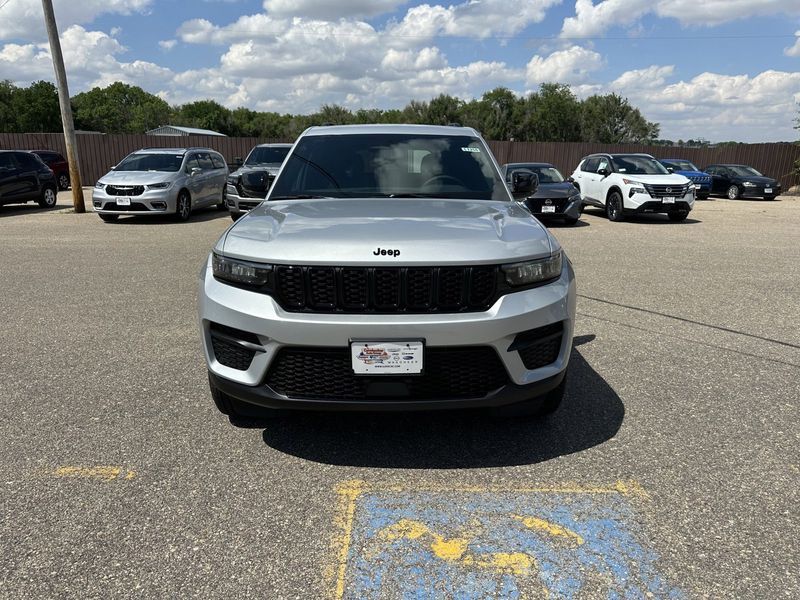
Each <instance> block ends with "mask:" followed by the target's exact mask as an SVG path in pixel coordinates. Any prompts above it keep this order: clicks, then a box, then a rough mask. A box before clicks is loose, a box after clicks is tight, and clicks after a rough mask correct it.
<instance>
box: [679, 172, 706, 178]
mask: <svg viewBox="0 0 800 600" xmlns="http://www.w3.org/2000/svg"><path fill="white" fill-rule="evenodd" d="M673 173H675V174H677V175H683V176H684V177H711V175H709V174H708V173H704V172H703V171H673Z"/></svg>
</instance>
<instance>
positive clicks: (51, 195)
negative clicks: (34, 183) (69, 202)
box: [38, 187, 58, 208]
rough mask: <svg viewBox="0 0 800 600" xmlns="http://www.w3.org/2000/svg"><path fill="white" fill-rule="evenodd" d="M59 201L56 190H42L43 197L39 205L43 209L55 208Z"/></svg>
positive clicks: (49, 188) (48, 188)
mask: <svg viewBox="0 0 800 600" xmlns="http://www.w3.org/2000/svg"><path fill="white" fill-rule="evenodd" d="M57 199H58V196H57V195H56V189H55V188H52V187H46V188H44V189H43V190H42V197H41V198H39V200H38V203H39V206H41V207H42V208H53V207H54V206H55V205H56V201H57Z"/></svg>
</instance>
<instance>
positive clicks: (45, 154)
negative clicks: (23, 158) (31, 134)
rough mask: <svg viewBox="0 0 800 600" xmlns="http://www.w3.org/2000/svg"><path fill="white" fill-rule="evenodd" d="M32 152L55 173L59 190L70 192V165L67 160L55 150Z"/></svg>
mask: <svg viewBox="0 0 800 600" xmlns="http://www.w3.org/2000/svg"><path fill="white" fill-rule="evenodd" d="M31 152H32V153H33V154H35V155H36V156H38V157H39V158H41V159H42V162H44V164H46V165H47V166H48V167H50V169H51V170H52V171H53V173H54V174H55V176H56V182H57V183H58V189H60V190H68V189H69V164H68V163H67V159H66V158H64V157H63V156H62V155H61V154H59V153H58V152H54V151H53V150H31Z"/></svg>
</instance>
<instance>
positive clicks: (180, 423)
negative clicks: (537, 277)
mask: <svg viewBox="0 0 800 600" xmlns="http://www.w3.org/2000/svg"><path fill="white" fill-rule="evenodd" d="M88 193H89V192H88V190H87V194H88ZM89 204H90V197H89V196H88V195H87V205H89ZM68 206H69V196H68V194H65V193H62V194H60V197H59V206H58V209H57V210H54V211H42V210H41V209H39V208H38V207H35V206H28V207H11V206H6V207H2V208H0V256H2V263H0V317H1V318H2V327H0V372H1V373H2V377H0V397H2V399H3V400H2V403H0V433H1V435H0V443H1V444H2V446H1V448H2V452H0V491H1V492H2V494H1V496H2V506H3V511H2V525H1V526H0V555H2V557H3V558H2V560H1V561H0V597H3V598H54V597H76V598H111V597H115V598H127V597H131V598H133V597H136V598H140V597H152V598H167V597H194V596H196V597H206V598H211V597H213V598H224V597H237V598H244V597H254V598H255V597H260V598H396V597H417V598H484V597H503V598H506V597H508V598H516V597H528V598H539V597H542V598H543V597H548V596H549V597H551V598H552V597H568V598H573V597H575V598H606V597H608V598H612V597H626V598H638V597H655V598H797V597H800V551H798V542H797V540H798V539H800V510H798V506H800V410H799V406H798V405H799V404H800V376H799V375H800V319H799V318H798V314H800V233H798V223H799V222H800V198H789V197H784V198H782V199H781V201H777V202H764V201H749V200H748V201H744V200H740V201H728V200H714V201H704V202H700V203H698V205H697V207H696V209H695V211H693V212H692V214H691V215H690V217H689V219H688V220H687V221H686V222H684V223H671V222H669V221H667V219H666V218H665V217H663V216H653V217H642V218H638V219H635V220H630V221H626V222H623V223H610V222H608V221H607V220H606V219H605V218H603V217H602V216H600V214H599V213H597V212H593V211H588V212H587V214H585V215H584V217H583V218H582V220H581V222H580V223H579V225H578V226H576V227H560V226H554V227H553V228H552V230H553V231H554V233H555V235H556V236H557V237H558V239H559V240H560V241H561V243H562V245H563V246H564V247H565V248H566V250H567V252H568V254H569V256H570V258H571V259H572V261H573V263H574V266H575V270H576V274H577V281H578V287H579V294H580V297H579V301H578V320H577V326H576V338H575V350H574V353H573V359H572V363H571V374H570V381H569V384H568V387H567V396H566V398H565V402H564V405H563V406H562V408H561V409H560V410H559V412H557V413H556V414H555V415H554V416H552V417H550V418H548V419H546V420H542V421H538V422H537V421H532V422H531V421H524V422H497V421H492V420H489V419H486V418H484V417H482V416H480V415H471V414H449V415H444V416H442V415H433V416H424V417H422V418H421V417H420V416H418V415H389V416H369V415H352V414H344V415H327V416H313V415H301V416H297V417H292V418H286V419H278V420H275V421H274V422H271V423H269V424H268V425H266V426H263V427H250V428H236V427H233V426H232V425H231V424H230V423H229V422H228V420H227V418H225V417H223V416H222V415H220V414H218V413H217V412H216V410H215V409H214V407H213V404H212V402H211V399H210V397H209V394H208V387H207V382H206V375H205V366H204V362H203V358H202V356H201V349H200V344H199V339H198V333H197V326H196V323H195V319H196V316H195V315H196V310H195V298H196V290H195V287H196V277H197V272H198V270H199V268H200V265H201V263H202V262H203V260H204V259H205V257H206V255H207V253H208V251H209V249H210V248H211V246H212V244H213V242H214V241H215V240H216V238H217V237H218V236H219V234H220V233H221V232H222V231H223V230H224V229H225V228H226V227H227V226H228V225H229V224H230V219H229V218H228V217H227V214H226V213H219V212H216V211H205V212H202V213H198V214H196V215H194V216H193V218H192V220H191V221H190V222H188V223H180V224H179V223H173V222H171V221H169V220H166V219H165V220H158V221H154V220H149V219H145V218H139V219H122V220H120V221H119V222H118V223H115V224H106V223H103V222H101V221H100V219H99V218H97V216H96V215H93V214H91V213H89V214H84V215H78V214H74V213H71V212H69V210H64V209H67V207H68Z"/></svg>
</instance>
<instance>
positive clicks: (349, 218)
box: [199, 125, 576, 418]
mask: <svg viewBox="0 0 800 600" xmlns="http://www.w3.org/2000/svg"><path fill="white" fill-rule="evenodd" d="M512 179H513V180H514V188H515V192H520V193H522V192H528V191H530V185H531V183H532V182H533V180H534V176H533V174H531V173H530V172H521V173H518V174H517V176H515V177H512ZM199 288H200V289H199V312H200V327H201V336H202V340H203V348H204V352H205V358H206V365H207V367H208V371H209V383H210V388H211V395H212V398H213V400H214V402H215V404H216V406H217V408H218V409H219V410H220V411H221V412H223V413H225V414H228V415H230V416H231V417H232V418H236V417H242V416H245V417H246V416H249V415H252V413H253V412H255V413H256V414H255V415H254V416H259V414H263V411H264V410H269V409H283V408H285V409H307V410H308V409H310V410H366V411H376V410H390V411H391V410H437V409H448V408H449V409H465V408H480V407H484V408H493V409H496V410H500V411H501V412H505V414H506V415H508V416H519V415H525V414H542V413H547V412H552V411H554V410H556V409H557V408H558V406H559V404H560V402H561V399H562V397H563V395H564V387H565V383H566V379H565V378H566V377H567V368H568V367H567V365H568V362H569V356H570V351H571V347H572V333H573V330H574V322H575V302H576V291H575V275H574V273H573V270H572V266H571V264H570V262H569V260H568V259H567V257H566V256H565V255H564V252H563V251H562V249H561V246H560V245H559V243H558V241H557V240H556V239H555V237H553V235H552V234H550V232H549V231H548V230H547V229H546V228H545V227H543V226H542V224H541V223H540V222H539V221H537V220H536V219H535V218H534V217H533V216H532V215H531V213H530V212H529V211H528V210H526V209H525V208H523V207H522V206H520V205H519V204H518V203H517V202H514V201H513V198H512V197H511V194H510V193H509V189H508V188H507V187H506V184H505V182H504V180H503V177H502V176H501V174H500V172H499V168H498V165H497V163H496V162H495V160H494V157H493V155H492V153H491V151H490V150H489V147H488V146H487V145H486V143H485V142H484V140H483V139H482V138H481V137H480V135H479V134H478V133H477V132H476V131H475V130H474V129H470V128H467V127H434V126H427V125H345V126H331V127H324V126H323V127H312V128H310V129H308V130H306V131H305V132H304V133H303V134H302V135H301V136H300V138H299V139H298V140H297V143H296V144H295V146H294V147H293V149H292V150H291V152H290V154H289V156H288V158H287V159H286V162H285V163H284V165H283V168H282V169H281V172H280V174H279V175H278V178H277V179H276V180H275V183H274V185H273V186H272V189H271V190H270V191H269V194H268V196H267V198H266V201H265V202H263V203H261V204H260V205H259V206H257V207H256V208H254V209H253V210H252V211H250V213H249V214H248V215H247V216H246V217H245V218H243V219H241V220H240V221H238V222H237V223H235V224H234V225H233V226H231V227H230V228H229V229H228V231H226V232H225V234H224V235H223V236H222V237H221V238H220V239H219V240H218V241H217V243H216V245H215V246H214V249H213V251H212V252H211V253H210V254H209V257H208V260H207V262H206V266H205V268H203V269H202V270H201V273H200V282H199Z"/></svg>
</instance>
